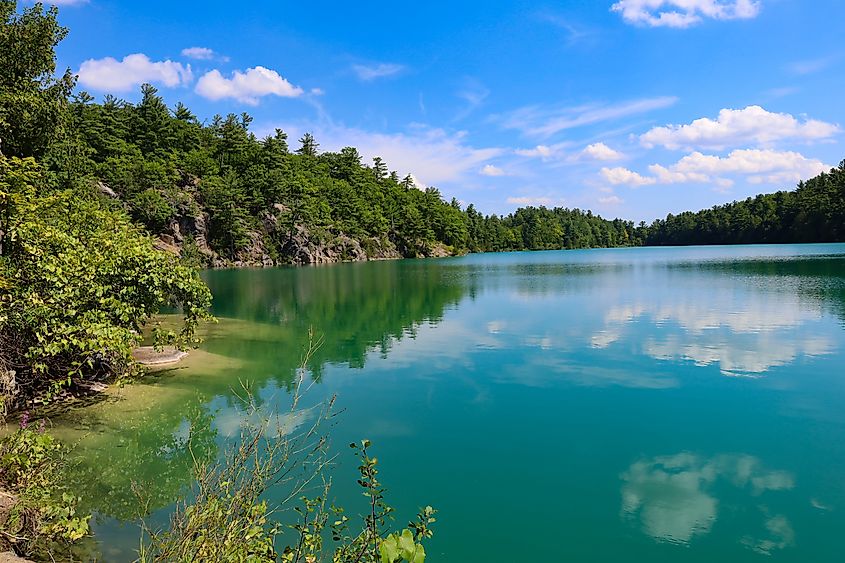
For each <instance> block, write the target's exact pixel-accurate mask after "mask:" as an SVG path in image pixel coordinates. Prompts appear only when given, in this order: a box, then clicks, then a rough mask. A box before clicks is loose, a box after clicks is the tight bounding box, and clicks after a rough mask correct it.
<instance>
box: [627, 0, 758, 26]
mask: <svg viewBox="0 0 845 563" xmlns="http://www.w3.org/2000/svg"><path fill="white" fill-rule="evenodd" d="M761 8H762V3H761V2H759V1H755V0H620V1H619V2H616V3H615V4H614V5H613V6H612V7H611V10H613V11H614V12H618V13H620V14H622V19H624V20H625V21H626V22H628V23H631V24H637V25H645V26H649V27H674V28H687V27H691V26H693V25H696V24H699V23H701V22H702V21H704V20H705V19H714V20H738V19H751V18H755V17H757V15H758V14H759V13H760V10H761Z"/></svg>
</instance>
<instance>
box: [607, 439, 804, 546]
mask: <svg viewBox="0 0 845 563" xmlns="http://www.w3.org/2000/svg"><path fill="white" fill-rule="evenodd" d="M621 478H622V481H623V485H622V511H621V513H622V517H623V518H625V519H629V520H631V521H634V522H638V523H639V524H640V525H641V526H642V530H643V532H644V533H646V534H647V535H649V536H651V537H652V538H654V539H655V540H657V541H660V542H667V543H675V544H681V545H686V544H689V543H690V542H692V541H693V540H694V539H695V538H696V537H698V536H703V535H706V534H708V533H709V532H710V531H711V530H712V528H713V526H714V524H715V522H716V520H717V518H718V516H719V512H720V508H719V507H720V501H719V498H717V495H716V492H715V491H716V490H717V489H719V488H720V487H722V486H723V485H725V484H729V485H732V486H733V487H735V488H736V489H738V490H739V491H740V493H741V494H744V495H746V496H749V497H751V498H752V499H754V503H755V504H759V503H760V502H761V497H762V496H763V495H764V494H766V493H768V492H773V491H787V490H790V489H792V488H793V487H794V486H795V480H794V478H793V476H792V474H791V473H789V472H787V471H779V470H770V469H766V468H765V467H764V466H763V465H762V463H761V462H760V460H758V459H757V458H755V457H753V456H750V455H744V454H723V455H717V456H715V457H711V458H705V457H701V456H697V455H694V454H691V453H679V454H675V455H670V456H658V457H654V458H650V459H643V460H640V461H637V462H635V463H633V464H632V465H631V466H630V467H629V468H628V469H627V470H626V471H625V472H624V473H623V474H622V476H621ZM760 511H761V512H762V513H763V518H764V519H765V522H764V529H765V534H764V536H763V537H757V536H755V534H748V535H745V536H744V537H741V538H738V541H741V543H742V544H743V545H746V546H747V547H749V548H750V549H753V550H755V551H757V552H759V553H765V554H768V553H771V552H772V551H775V550H778V549H784V548H786V547H789V546H791V545H793V544H794V541H795V534H794V532H793V530H792V526H791V524H790V522H789V520H788V519H787V518H786V517H785V516H783V515H777V514H776V515H769V514H768V511H767V509H766V508H765V506H764V505H761V508H760Z"/></svg>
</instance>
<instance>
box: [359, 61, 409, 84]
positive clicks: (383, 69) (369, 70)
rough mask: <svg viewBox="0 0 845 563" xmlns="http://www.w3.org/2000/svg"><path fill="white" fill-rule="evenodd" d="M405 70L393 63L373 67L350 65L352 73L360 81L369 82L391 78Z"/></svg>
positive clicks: (402, 66) (403, 67)
mask: <svg viewBox="0 0 845 563" xmlns="http://www.w3.org/2000/svg"><path fill="white" fill-rule="evenodd" d="M403 70H405V66H404V65H399V64H394V63H378V64H374V65H362V64H354V65H352V72H354V73H355V74H356V75H357V76H358V78H359V79H360V80H363V81H364V82H369V81H370V80H375V79H376V78H384V77H386V76H393V75H394V74H399V73H400V72H402V71H403Z"/></svg>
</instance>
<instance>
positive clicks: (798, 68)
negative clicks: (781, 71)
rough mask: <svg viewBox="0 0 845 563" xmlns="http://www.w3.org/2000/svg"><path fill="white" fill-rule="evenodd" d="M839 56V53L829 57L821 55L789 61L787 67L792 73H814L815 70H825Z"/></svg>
mask: <svg viewBox="0 0 845 563" xmlns="http://www.w3.org/2000/svg"><path fill="white" fill-rule="evenodd" d="M840 58H842V57H841V55H833V56H829V57H821V58H818V59H811V60H804V61H795V62H793V63H790V64H789V65H788V66H787V69H788V70H789V71H790V72H792V73H793V74H799V75H805V74H815V73H817V72H821V71H823V70H825V69H826V68H827V67H829V66H831V65H832V64H834V63H835V62H837V61H838V60H839V59H840Z"/></svg>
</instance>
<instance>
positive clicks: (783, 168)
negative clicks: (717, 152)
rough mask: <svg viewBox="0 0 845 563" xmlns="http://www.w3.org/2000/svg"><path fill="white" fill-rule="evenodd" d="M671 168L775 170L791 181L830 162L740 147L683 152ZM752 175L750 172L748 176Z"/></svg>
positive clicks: (713, 171)
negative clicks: (723, 154)
mask: <svg viewBox="0 0 845 563" xmlns="http://www.w3.org/2000/svg"><path fill="white" fill-rule="evenodd" d="M672 168H673V169H674V170H675V171H677V172H681V173H687V174H690V173H691V174H695V173H701V174H708V175H721V174H744V175H761V174H772V173H774V174H778V175H780V177H781V178H789V179H791V180H793V181H795V182H797V181H799V180H803V179H807V178H811V177H813V176H816V175H818V174H820V173H822V172H824V171H825V170H829V169H830V166H827V165H825V164H824V163H822V162H821V161H820V160H816V159H809V158H807V157H805V156H804V155H802V154H799V153H797V152H791V151H787V152H782V151H774V150H761V149H741V150H735V151H733V152H731V153H730V154H729V155H728V156H726V157H720V156H713V155H705V154H701V153H700V152H694V153H692V154H690V155H687V156H685V157H684V158H682V159H681V160H679V161H678V163H677V164H675V165H673V167H672ZM752 177H754V176H752Z"/></svg>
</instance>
